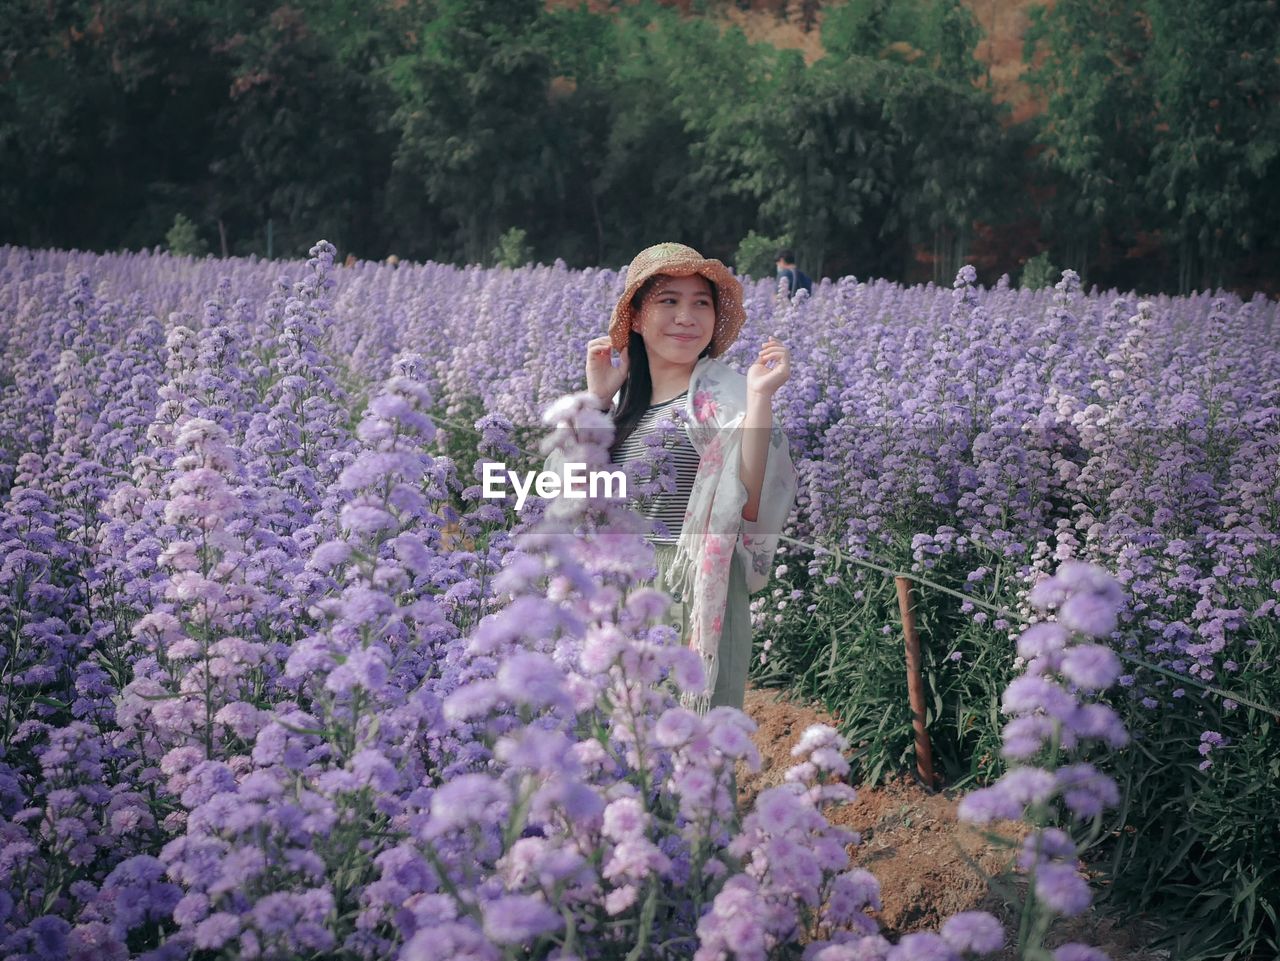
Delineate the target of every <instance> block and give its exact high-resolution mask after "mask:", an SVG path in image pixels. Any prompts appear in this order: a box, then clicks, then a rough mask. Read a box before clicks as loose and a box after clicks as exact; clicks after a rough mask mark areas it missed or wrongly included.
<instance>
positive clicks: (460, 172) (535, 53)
mask: <svg viewBox="0 0 1280 961" xmlns="http://www.w3.org/2000/svg"><path fill="white" fill-rule="evenodd" d="M417 9H418V14H417V19H418V22H419V23H420V24H421V27H420V33H419V34H418V36H417V43H416V45H415V46H414V47H413V49H411V50H410V51H408V52H407V53H405V54H403V55H401V56H400V57H398V58H397V59H396V60H395V62H394V63H393V64H392V66H391V71H390V77H391V81H392V84H393V87H394V89H395V90H396V92H397V95H398V101H399V106H398V109H397V110H396V113H395V121H396V125H397V128H398V130H399V144H398V147H397V148H396V156H395V171H396V176H397V177H400V178H404V179H407V180H408V181H409V182H410V183H417V184H420V185H421V187H422V189H423V190H425V192H426V196H427V197H428V198H429V200H430V201H431V203H432V204H434V205H436V206H437V207H438V208H439V209H440V210H441V211H442V212H443V214H444V215H445V216H446V217H447V218H448V219H449V220H450V221H451V222H452V223H453V224H454V225H456V231H457V232H456V239H455V240H454V242H453V243H452V245H451V247H445V246H444V245H443V244H441V245H439V246H438V247H437V255H440V254H443V255H445V256H449V257H458V256H460V257H462V258H464V259H466V260H467V261H470V262H480V261H484V260H486V259H487V258H488V257H489V256H490V253H491V251H492V250H493V248H494V246H495V245H496V244H497V242H498V238H499V237H500V236H501V234H502V233H503V232H504V231H505V230H506V229H507V228H509V227H512V226H515V227H523V226H525V222H526V221H527V220H528V219H529V218H530V204H531V202H532V200H533V199H534V198H535V196H536V195H537V193H538V191H539V189H540V188H541V187H542V186H543V185H544V184H545V183H546V166H547V165H546V159H547V156H546V155H547V122H548V117H547V113H548V107H547V94H548V85H549V81H550V65H549V61H548V58H547V55H546V52H545V49H544V47H543V44H542V42H541V40H540V37H539V34H538V28H539V17H540V14H541V11H542V4H541V3H539V2H538V0H479V2H475V0H423V2H422V3H421V4H420V5H419V6H418V8H417Z"/></svg>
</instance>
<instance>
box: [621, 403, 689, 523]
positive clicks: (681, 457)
mask: <svg viewBox="0 0 1280 961" xmlns="http://www.w3.org/2000/svg"><path fill="white" fill-rule="evenodd" d="M688 393H689V392H688V391H687V390H686V391H684V392H683V393H681V394H679V395H677V396H675V397H672V398H671V399H670V400H668V401H664V402H663V403H661V404H654V405H653V406H651V407H649V408H648V409H647V410H645V412H644V413H643V414H641V415H640V420H639V421H638V422H637V423H636V428H635V430H633V431H632V432H631V433H630V434H629V435H628V436H627V439H626V440H624V441H623V442H622V444H621V446H619V447H618V448H617V449H616V450H615V451H614V453H613V459H614V463H616V464H618V465H623V464H626V463H627V462H628V461H633V460H645V461H647V460H650V459H651V458H652V456H653V451H652V449H651V448H650V446H649V445H648V444H646V443H645V438H648V437H653V436H654V435H655V434H659V427H660V425H661V424H663V423H664V422H666V421H670V420H672V419H673V418H675V417H676V415H677V414H678V413H679V412H680V411H681V410H683V409H684V400H685V397H686V396H688ZM666 445H667V450H669V451H670V452H671V457H672V460H673V461H674V464H675V472H676V489H675V490H674V491H672V492H671V493H667V492H665V491H659V492H658V493H656V494H652V495H650V496H649V497H648V498H646V499H645V502H644V503H642V504H638V505H637V507H636V509H637V510H638V511H639V513H640V515H641V516H642V517H646V518H648V519H649V520H652V521H658V522H659V523H660V524H661V525H662V526H663V527H665V528H666V531H667V533H666V534H665V535H662V534H655V535H654V536H653V537H652V538H650V539H651V540H652V541H653V542H654V543H655V544H675V543H677V542H678V541H679V540H680V531H681V528H683V526H684V512H685V508H687V507H688V506H689V494H690V493H691V492H692V491H693V480H694V478H695V477H696V476H697V474H698V461H699V457H698V452H697V450H695V449H694V446H693V442H692V441H691V440H690V439H689V431H688V429H687V428H685V427H681V428H680V429H679V430H678V431H676V432H675V435H674V437H672V436H668V438H667V442H666ZM660 529H661V528H660Z"/></svg>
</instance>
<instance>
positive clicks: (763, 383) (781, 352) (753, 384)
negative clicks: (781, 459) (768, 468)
mask: <svg viewBox="0 0 1280 961" xmlns="http://www.w3.org/2000/svg"><path fill="white" fill-rule="evenodd" d="M770 363H772V364H773V366H772V367H770V366H769V364H770ZM790 375H791V355H790V354H789V353H788V352H787V348H786V347H784V346H783V345H782V343H781V342H780V341H779V340H778V339H777V338H775V337H770V338H769V339H768V340H766V341H765V342H764V346H763V347H761V348H760V354H759V355H758V356H757V357H756V362H755V363H754V364H752V365H751V366H750V367H749V368H747V413H746V416H745V417H744V418H743V421H742V427H743V429H744V430H745V431H746V433H745V434H744V435H743V437H742V463H741V464H740V465H739V468H738V477H739V479H740V480H741V481H742V486H743V487H745V488H746V489H747V502H746V503H745V504H743V505H742V516H743V518H744V519H745V520H749V521H754V520H755V519H756V518H757V517H758V516H759V513H760V489H761V487H762V486H763V485H764V468H765V464H766V462H767V460H768V457H769V439H770V437H771V436H772V433H773V395H774V393H775V392H776V391H777V389H778V388H779V387H781V386H782V385H783V384H785V383H786V382H787V378H788V377H789V376H790Z"/></svg>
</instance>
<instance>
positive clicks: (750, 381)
mask: <svg viewBox="0 0 1280 961" xmlns="http://www.w3.org/2000/svg"><path fill="white" fill-rule="evenodd" d="M770 363H772V364H773V366H772V367H770V366H769V364H770ZM790 376H791V352H790V351H788V350H787V348H786V347H785V346H784V345H783V343H782V341H780V340H778V338H776V337H770V338H769V339H768V340H766V341H765V342H764V345H763V346H762V347H761V348H760V353H759V354H758V355H757V356H756V360H755V363H754V364H752V365H751V366H750V367H748V368H747V393H749V394H760V395H763V396H765V397H772V396H773V395H774V393H775V392H776V391H777V389H778V388H779V387H781V386H782V385H783V384H785V383H786V382H787V378H788V377H790Z"/></svg>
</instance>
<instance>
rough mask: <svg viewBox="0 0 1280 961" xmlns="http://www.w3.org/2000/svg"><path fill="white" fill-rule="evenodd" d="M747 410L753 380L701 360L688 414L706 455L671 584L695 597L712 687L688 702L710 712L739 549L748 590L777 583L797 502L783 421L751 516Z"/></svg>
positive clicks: (692, 616) (693, 611) (696, 644)
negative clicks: (783, 539)
mask: <svg viewBox="0 0 1280 961" xmlns="http://www.w3.org/2000/svg"><path fill="white" fill-rule="evenodd" d="M746 411H747V379H746V378H745V377H744V376H743V375H742V374H739V373H738V372H737V371H735V370H733V369H732V368H730V367H728V366H727V365H725V364H724V363H722V362H721V361H718V360H714V359H712V358H709V357H707V358H703V359H702V360H700V361H698V365H697V366H696V367H695V368H694V370H693V376H692V378H691V379H690V381H689V395H688V400H687V401H686V405H685V412H686V414H687V416H688V422H689V437H690V440H691V441H692V442H693V446H694V448H695V449H696V450H697V451H698V455H699V457H700V461H699V464H698V473H697V476H696V477H695V478H694V482H693V490H692V492H691V493H690V494H689V504H688V507H687V508H686V510H685V515H684V526H683V528H682V530H681V534H680V541H679V543H678V544H677V545H676V558H675V562H674V563H673V564H672V565H671V566H670V568H669V569H668V571H667V584H668V585H669V586H670V587H671V589H672V590H674V591H677V592H679V593H680V594H681V595H682V596H684V597H685V598H687V599H688V601H689V646H690V647H691V648H693V649H694V650H695V651H697V652H698V653H699V654H700V655H701V656H702V664H703V667H704V668H705V670H706V675H707V687H706V693H704V694H703V695H701V696H700V697H697V698H690V699H686V704H687V706H689V707H691V708H693V709H695V710H698V711H700V712H704V713H705V711H706V710H707V709H708V708H709V707H710V703H711V694H712V692H713V691H714V690H715V684H716V675H717V673H718V668H719V648H720V635H721V629H722V627H723V623H724V614H725V609H726V606H727V602H728V597H729V564H730V561H732V559H733V552H734V551H735V550H736V551H740V552H741V555H742V561H743V567H744V570H745V572H746V581H747V590H748V591H749V592H755V591H758V590H760V589H761V588H762V587H764V586H765V584H767V583H768V582H769V575H770V573H771V570H772V566H773V555H774V552H775V551H776V550H777V548H778V537H779V535H780V534H781V533H782V527H783V524H785V523H786V520H787V516H788V515H789V514H790V513H791V507H792V505H793V504H794V503H795V495H796V471H795V467H794V466H793V465H792V463H791V454H790V450H789V449H788V446H787V438H786V435H785V434H784V433H783V432H782V430H781V428H779V427H778V426H777V425H776V424H775V425H774V426H773V429H772V431H771V436H770V440H769V451H768V456H767V458H766V461H765V471H764V481H763V483H762V485H761V489H760V509H759V511H758V513H757V517H756V520H754V521H748V520H745V519H744V518H743V516H742V507H743V505H744V504H745V503H746V501H747V490H746V488H745V487H744V486H743V485H742V482H741V480H740V478H739V470H740V467H741V454H742V430H740V429H739V428H741V426H742V421H743V420H744V419H745V418H746Z"/></svg>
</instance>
